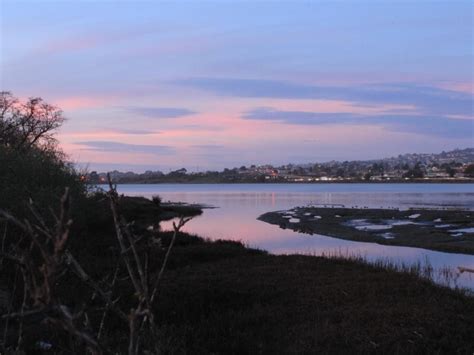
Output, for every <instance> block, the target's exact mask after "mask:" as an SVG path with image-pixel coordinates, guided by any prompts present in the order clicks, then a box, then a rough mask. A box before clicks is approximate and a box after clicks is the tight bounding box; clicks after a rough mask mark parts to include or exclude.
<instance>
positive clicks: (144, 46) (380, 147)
mask: <svg viewBox="0 0 474 355" xmlns="http://www.w3.org/2000/svg"><path fill="white" fill-rule="evenodd" d="M473 12H474V5H473V3H472V2H471V1H460V0H450V1H428V0H417V1H414V0H413V1H404V0H399V1H383V0H378V1H377V0H372V1H359V0H352V1H350V0H346V1H337V0H336V1H326V2H324V1H298V0H293V1H278V2H271V1H224V0H223V1H207V2H206V1H197V0H196V1H173V2H162V1H140V0H138V1H111V0H109V1H91V0H84V1H81V0H75V1H72V0H70V1H68V0H64V1H53V2H48V1H41V0H30V1H21V0H15V1H13V0H0V21H1V23H0V26H1V27H0V65H1V71H0V90H7V91H11V92H12V93H13V94H14V95H15V96H17V97H20V98H23V99H25V98H28V97H37V96H40V97H42V98H43V99H44V100H46V101H47V102H48V103H51V104H54V105H56V106H58V107H60V108H61V109H62V110H63V111H64V115H65V117H66V118H67V119H68V120H67V122H66V123H65V125H64V126H63V127H62V129H61V130H60V132H59V135H58V138H59V140H60V145H61V147H62V149H63V150H64V151H65V152H66V153H67V154H68V155H69V157H70V159H71V160H72V161H74V162H75V163H77V164H79V165H81V166H87V167H88V168H89V170H99V171H107V170H113V169H119V170H132V171H136V172H141V171H145V170H162V171H165V172H167V171H169V170H170V169H175V168H181V167H185V168H187V169H189V170H192V171H204V170H208V169H223V168H226V167H227V168H232V167H239V166H241V165H250V164H266V163H269V164H274V165H280V164H287V163H310V162H323V161H329V160H333V159H335V160H358V159H375V158H383V157H389V156H396V155H398V154H403V153H412V152H419V153H432V152H441V151H442V150H450V149H454V148H465V147H472V146H474V144H473V143H474V129H473V128H474V114H473V111H474V110H473V94H474V88H473V75H474V74H473V73H474V64H473V63H474V42H473V28H474V26H473V24H474V23H473V17H474V15H473Z"/></svg>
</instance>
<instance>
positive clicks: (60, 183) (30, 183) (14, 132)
mask: <svg viewBox="0 0 474 355" xmlns="http://www.w3.org/2000/svg"><path fill="white" fill-rule="evenodd" d="M63 122H64V118H63V117H62V112H61V111H60V110H59V109H57V108H55V107H53V106H51V105H48V104H46V103H44V102H43V100H41V99H40V98H32V99H29V100H27V101H26V102H25V103H22V102H20V101H19V100H18V99H16V98H15V97H13V96H12V95H11V94H10V93H8V92H1V93H0V209H4V210H8V211H10V212H12V213H14V214H15V215H16V216H18V217H20V218H23V217H25V216H26V213H27V210H28V209H27V203H28V202H29V201H33V202H34V203H35V205H36V208H37V210H38V211H40V212H48V211H49V207H50V206H56V205H57V204H58V203H57V202H58V200H59V198H60V197H61V195H62V194H63V193H64V190H65V188H66V187H69V188H70V192H71V196H72V198H73V199H75V200H79V199H81V198H82V197H83V196H85V191H86V188H85V185H84V184H83V183H82V182H81V179H80V176H79V174H78V173H77V172H76V171H75V170H74V168H73V166H72V165H71V164H69V163H67V162H66V161H65V156H64V154H63V153H62V152H61V151H60V150H59V149H58V148H57V146H56V140H55V137H54V133H55V131H56V129H57V128H59V127H60V125H61V124H62V123H63ZM76 202H77V203H76V205H79V204H80V203H79V201H76ZM46 214H47V213H45V215H46Z"/></svg>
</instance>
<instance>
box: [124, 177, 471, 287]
mask: <svg viewBox="0 0 474 355" xmlns="http://www.w3.org/2000/svg"><path fill="white" fill-rule="evenodd" d="M118 190H119V192H120V193H123V194H126V195H134V196H145V197H151V196H152V195H156V194H158V195H160V196H161V197H162V198H163V200H164V201H167V200H170V201H182V202H188V203H199V204H207V205H212V206H215V207H218V208H215V209H206V210H205V211H204V214H203V215H202V216H200V217H198V218H195V219H193V220H192V221H191V222H189V224H188V225H186V227H185V229H184V230H185V231H187V232H190V233H195V234H198V235H200V236H203V237H207V238H210V239H233V240H240V241H242V242H244V243H245V244H247V245H250V246H255V247H259V248H262V249H265V250H268V251H269V252H272V253H275V254H287V253H311V254H315V255H320V254H322V253H326V254H327V253H339V252H342V253H348V254H355V255H361V256H365V257H366V258H368V259H369V260H376V259H380V258H386V259H390V260H392V261H395V262H404V263H407V264H409V263H415V262H422V263H425V262H426V261H427V260H428V261H429V263H430V264H431V265H432V266H433V267H434V268H435V269H437V270H439V269H440V268H443V267H446V266H447V267H450V268H452V269H455V268H456V267H458V266H464V267H470V268H474V256H472V255H464V254H450V253H442V252H435V251H429V250H424V249H419V248H407V247H393V246H384V245H379V244H373V243H360V242H351V241H345V240H341V239H337V238H331V237H326V236H319V235H307V234H302V233H297V232H293V231H290V230H282V229H280V228H279V227H278V226H275V225H270V224H267V223H264V222H261V221H258V220H257V217H258V216H259V215H261V214H262V213H265V212H268V211H274V210H282V209H288V208H293V207H295V206H304V205H307V204H309V203H327V204H329V203H335V204H344V205H346V206H347V207H351V206H367V207H376V208H378V207H398V208H409V207H439V206H445V207H462V208H466V209H471V210H474V186H473V185H468V184H196V185H193V184H185V185H182V184H159V185H119V187H118ZM164 227H165V228H166V226H164ZM458 284H459V285H460V286H467V287H470V288H472V289H474V275H472V274H466V273H464V274H462V275H461V276H460V277H459V279H458Z"/></svg>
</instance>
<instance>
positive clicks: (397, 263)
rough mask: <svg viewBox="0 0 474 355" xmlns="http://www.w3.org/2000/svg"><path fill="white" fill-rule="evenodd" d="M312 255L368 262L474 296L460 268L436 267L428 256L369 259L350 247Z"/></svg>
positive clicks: (362, 262) (371, 264)
mask: <svg viewBox="0 0 474 355" xmlns="http://www.w3.org/2000/svg"><path fill="white" fill-rule="evenodd" d="M311 255H313V256H321V257H323V258H326V259H329V260H348V261H352V262H355V263H358V264H367V265H370V266H373V267H376V268H379V269H383V270H387V271H394V272H398V273H404V274H409V275H413V276H415V277H418V278H420V279H423V280H427V281H429V282H431V283H433V284H437V285H440V286H444V287H449V288H451V289H454V290H457V291H459V292H461V293H463V294H466V295H470V296H473V297H474V290H472V289H469V288H467V287H462V286H460V285H459V282H458V280H459V278H460V277H461V274H462V272H461V271H460V269H459V268H458V269H455V268H452V267H450V266H447V265H443V266H441V267H439V268H435V267H434V266H433V265H432V264H431V262H430V260H429V258H428V257H427V256H425V257H424V258H423V259H421V260H417V261H416V262H410V263H407V262H404V261H401V260H396V259H395V260H394V259H390V258H376V259H369V258H368V257H367V255H364V254H362V253H355V252H349V250H348V249H342V248H339V249H334V250H329V251H325V252H323V253H322V254H320V255H316V254H315V253H312V254H311ZM467 277H469V278H472V276H471V275H468V276H467Z"/></svg>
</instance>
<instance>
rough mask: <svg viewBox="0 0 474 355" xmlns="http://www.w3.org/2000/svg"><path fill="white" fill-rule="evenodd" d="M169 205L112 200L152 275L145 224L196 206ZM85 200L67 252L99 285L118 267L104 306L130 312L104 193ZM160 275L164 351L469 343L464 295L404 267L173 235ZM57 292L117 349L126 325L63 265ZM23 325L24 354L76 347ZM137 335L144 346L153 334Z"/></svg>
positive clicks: (461, 348) (59, 335) (159, 248)
mask: <svg viewBox="0 0 474 355" xmlns="http://www.w3.org/2000/svg"><path fill="white" fill-rule="evenodd" d="M91 203H92V202H91ZM174 206H175V207H172V206H169V205H168V206H167V205H162V204H161V202H160V201H154V202H153V201H149V200H146V199H142V198H126V197H123V198H121V199H120V201H119V210H120V212H121V213H122V214H123V216H124V218H126V219H127V220H128V221H129V222H131V221H134V223H129V225H130V228H131V229H132V230H133V233H134V234H135V235H136V236H137V238H136V243H135V247H136V250H137V252H138V254H139V255H140V256H141V257H143V259H142V260H146V267H147V269H148V270H150V282H151V283H153V282H154V280H156V275H157V274H158V271H159V269H160V266H161V265H162V261H163V259H164V257H165V254H166V251H167V246H168V245H169V244H170V242H171V240H172V236H173V233H172V232H162V231H160V230H159V228H150V226H153V224H154V223H153V221H157V220H158V221H159V220H162V219H167V218H170V217H171V216H172V215H173V213H175V215H179V214H181V213H184V211H186V213H187V215H189V216H192V215H195V214H198V213H199V209H198V208H197V207H196V206H194V207H193V208H192V209H184V208H185V207H177V206H179V205H174ZM90 207H91V208H90V212H89V214H90V215H89V216H88V218H87V221H88V222H87V223H86V224H84V225H82V226H81V228H79V230H78V231H76V233H77V238H76V239H73V240H71V243H70V250H71V252H72V253H73V254H74V255H75V257H76V259H77V260H78V261H79V262H80V263H81V264H82V266H83V267H84V269H85V272H87V274H88V275H89V276H90V277H91V278H92V279H94V280H97V282H98V283H99V285H104V284H106V283H107V282H109V281H108V280H111V279H112V278H113V277H114V276H113V275H114V273H115V275H117V277H114V286H113V288H111V291H110V292H111V296H112V297H111V299H112V300H113V302H114V303H113V304H114V307H115V306H117V307H120V309H122V310H124V311H125V312H129V311H130V310H131V309H132V308H133V307H136V304H137V300H136V295H134V292H133V287H132V285H131V281H130V279H129V278H127V277H126V275H127V273H126V271H125V267H124V266H123V265H122V266H120V267H119V268H117V265H120V263H119V264H117V263H118V262H120V259H117V257H116V255H117V249H118V246H117V241H116V236H115V230H114V225H113V223H112V216H111V215H110V212H109V211H108V209H107V208H106V207H107V201H106V200H104V199H103V198H102V197H100V196H99V197H97V198H96V199H95V200H94V201H93V203H92V205H91V206H90ZM175 208H177V209H175ZM164 215H165V217H166V218H165V217H164ZM189 223H192V221H190V222H189ZM163 275H164V276H163V279H162V282H161V284H160V287H159V290H158V293H157V298H156V302H154V304H153V309H152V311H153V314H154V320H155V324H156V329H157V336H156V338H155V339H153V341H154V342H157V344H156V346H155V345H154V346H153V348H155V349H156V348H158V349H160V351H161V352H162V353H164V354H291V353H292V354H301V353H323V354H324V353H327V354H334V353H352V354H355V353H361V354H362V353H363V354H370V353H390V354H392V353H393V354H399V353H402V352H403V353H404V354H433V353H435V354H472V352H473V351H474V337H473V336H472V335H473V329H474V299H473V298H472V297H470V296H468V295H466V294H464V293H463V292H462V291H457V290H452V289H448V288H444V287H440V286H436V285H434V284H433V283H431V282H430V281H428V280H423V279H420V278H419V277H417V276H416V275H414V274H409V273H398V272H394V271H392V270H390V269H387V268H378V267H374V266H370V265H367V264H364V263H362V262H357V261H348V260H339V259H325V258H321V257H311V256H274V255H269V254H268V253H266V252H264V251H261V250H255V249H250V248H247V247H245V246H244V245H242V244H241V243H238V242H232V241H214V242H211V241H207V240H204V239H202V238H199V237H197V236H192V235H188V234H183V233H179V234H178V235H177V238H176V239H175V244H174V247H173V249H172V251H171V254H170V257H169V261H168V264H167V268H166V270H165V272H164V274H163ZM18 295H19V296H21V293H19V294H18ZM55 297H57V298H58V299H60V300H62V302H63V303H65V304H67V305H68V307H69V309H71V310H74V311H75V312H76V311H77V312H78V314H80V315H81V317H82V318H80V321H81V324H84V327H85V331H87V332H88V334H100V338H99V342H100V348H101V349H102V350H103V353H126V352H127V347H128V346H129V344H128V335H129V329H128V327H127V325H126V322H125V323H124V322H121V320H120V319H119V318H118V317H116V316H115V315H114V314H113V312H111V311H110V312H108V313H106V316H105V317H104V309H103V307H102V306H101V303H100V302H99V301H100V299H99V297H98V296H97V294H96V293H94V292H91V291H90V288H88V286H87V285H85V284H84V282H83V281H82V280H80V279H79V278H78V277H77V275H75V274H74V273H71V272H69V271H65V274H64V276H62V277H60V278H59V279H58V284H57V285H56V288H55ZM109 306H110V305H109ZM84 314H85V315H86V317H85V316H84ZM85 321H86V322H87V323H83V322H85ZM102 322H103V324H105V326H104V328H103V329H102V330H101V332H99V328H100V324H101V323H102ZM4 325H5V324H4V323H3V326H4ZM22 327H23V329H22V332H23V335H22V339H21V341H22V348H23V349H24V350H25V352H26V353H33V352H36V353H40V354H41V353H43V354H53V353H58V354H59V353H61V354H65V353H71V352H72V353H84V352H83V350H84V349H83V348H82V347H81V345H80V343H77V342H76V343H73V342H72V340H71V339H73V337H71V336H70V335H67V334H65V333H63V332H61V331H58V330H57V328H55V327H54V326H53V325H52V324H50V323H48V321H47V319H46V318H45V317H42V316H41V315H39V314H36V315H35V316H34V317H30V318H28V319H25V322H24V323H23V325H22ZM18 328H19V323H18V322H16V321H15V319H12V320H10V323H9V328H8V332H7V333H4V332H3V329H2V334H6V336H5V338H4V341H6V342H8V341H10V342H11V343H15V342H16V341H17V339H18V338H17V336H18ZM81 329H82V328H81ZM94 336H95V335H94ZM140 341H141V344H143V345H142V346H146V345H147V344H149V342H151V341H152V340H151V339H150V338H142V339H141V340H140ZM71 344H75V345H71ZM78 344H79V345H78Z"/></svg>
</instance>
